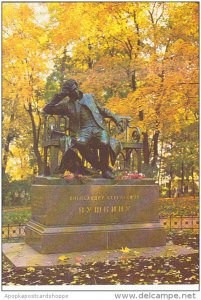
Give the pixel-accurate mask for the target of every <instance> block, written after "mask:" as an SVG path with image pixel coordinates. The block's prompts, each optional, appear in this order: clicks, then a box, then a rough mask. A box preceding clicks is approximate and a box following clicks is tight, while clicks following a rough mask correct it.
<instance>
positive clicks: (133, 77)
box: [131, 70, 137, 92]
mask: <svg viewBox="0 0 201 300" xmlns="http://www.w3.org/2000/svg"><path fill="white" fill-rule="evenodd" d="M131 87H132V90H133V92H135V91H136V89H137V85H136V76H135V70H134V71H133V74H132V76H131Z"/></svg>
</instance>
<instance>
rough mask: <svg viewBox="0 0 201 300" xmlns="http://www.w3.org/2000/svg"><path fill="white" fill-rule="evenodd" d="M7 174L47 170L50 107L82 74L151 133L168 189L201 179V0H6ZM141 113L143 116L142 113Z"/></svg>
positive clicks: (154, 165)
mask: <svg viewBox="0 0 201 300" xmlns="http://www.w3.org/2000/svg"><path fill="white" fill-rule="evenodd" d="M2 7H3V9H2V12H3V21H2V25H3V27H2V37H3V56H2V59H3V69H2V71H3V79H2V80H3V94H2V96H3V101H2V103H3V106H2V107H3V175H4V178H7V177H8V176H9V181H12V180H26V179H27V178H29V177H30V176H31V175H33V174H34V173H41V172H42V167H43V166H42V148H41V141H42V126H43V122H42V107H43V106H44V104H45V103H46V102H47V101H49V100H50V99H51V97H52V95H53V94H54V93H55V92H57V91H58V90H59V89H60V86H61V84H62V82H63V80H64V79H65V78H70V77H73V78H75V79H77V80H78V81H79V82H80V84H81V87H82V89H83V90H84V91H87V92H92V93H94V94H95V95H96V96H97V98H98V99H99V101H100V102H102V103H104V105H106V106H107V107H108V108H111V109H112V110H113V111H114V112H118V113H119V112H121V114H122V115H130V116H131V117H132V118H133V122H134V124H136V125H139V126H140V128H141V130H142V141H143V161H144V172H147V170H148V171H149V173H150V172H152V171H154V174H155V176H156V177H157V178H158V180H159V182H160V183H161V184H162V183H164V181H166V182H167V183H168V185H167V193H169V195H172V194H173V189H178V188H179V191H180V193H184V192H187V191H191V192H192V193H195V189H196V181H197V177H198V113H199V109H198V3H192V2H191V3H190V2H144V3H143V2H120V3H114V2H113V3H112V2H102V3H101V2H95V3H92V2H91V3H73V2H71V3H67V2H65V3H3V4H2ZM139 116H140V118H139Z"/></svg>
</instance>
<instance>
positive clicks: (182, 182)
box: [181, 161, 184, 196]
mask: <svg viewBox="0 0 201 300" xmlns="http://www.w3.org/2000/svg"><path fill="white" fill-rule="evenodd" d="M181 194H182V196H183V195H184V162H183V161H182V164H181Z"/></svg>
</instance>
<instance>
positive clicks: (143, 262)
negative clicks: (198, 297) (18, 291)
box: [2, 234, 199, 285]
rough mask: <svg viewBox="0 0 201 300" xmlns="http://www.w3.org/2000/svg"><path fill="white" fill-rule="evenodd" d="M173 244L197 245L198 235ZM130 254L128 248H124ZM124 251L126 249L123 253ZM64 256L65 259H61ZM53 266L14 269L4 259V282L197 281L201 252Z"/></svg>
mask: <svg viewBox="0 0 201 300" xmlns="http://www.w3.org/2000/svg"><path fill="white" fill-rule="evenodd" d="M171 239H172V240H173V241H174V244H180V245H181V244H185V245H188V246H192V247H193V248H194V249H195V248H198V245H199V240H198V235H190V236H189V235H188V238H187V235H186V234H183V235H182V234H178V235H175V236H171ZM125 249H126V252H125V253H129V250H130V249H129V248H127V247H126V248H123V250H124V251H125ZM123 253H124V252H123ZM62 259H63V258H62ZM77 260H78V262H77V263H75V264H74V265H70V264H69V265H61V266H52V267H37V268H33V267H29V268H18V269H16V268H14V267H12V266H11V265H10V263H9V262H7V261H6V260H5V259H3V276H2V277H3V282H2V283H3V285H108V284H110V285H117V284H121V285H127V284H132V285H134V284H137V285H146V284H150V285H158V284H198V283H199V255H198V254H197V253H196V254H191V255H180V256H171V257H148V258H147V257H141V256H140V257H135V258H132V259H131V258H129V256H126V255H122V256H121V257H120V258H119V260H113V261H108V260H107V261H105V262H92V263H86V264H81V263H79V261H81V260H80V256H78V257H77Z"/></svg>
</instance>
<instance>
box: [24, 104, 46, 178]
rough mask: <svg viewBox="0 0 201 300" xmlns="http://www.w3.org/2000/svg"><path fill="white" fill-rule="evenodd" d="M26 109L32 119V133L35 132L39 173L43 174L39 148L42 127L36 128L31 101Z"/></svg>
mask: <svg viewBox="0 0 201 300" xmlns="http://www.w3.org/2000/svg"><path fill="white" fill-rule="evenodd" d="M25 109H26V108H25ZM26 111H27V112H28V114H29V116H30V119H31V124H32V133H33V150H34V154H35V157H36V161H37V166H38V174H39V175H41V174H42V173H43V161H42V158H41V154H40V151H39V149H38V145H39V133H40V128H38V129H37V128H36V123H35V120H34V116H33V110H32V106H31V103H29V106H28V109H26ZM39 126H40V125H39Z"/></svg>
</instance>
